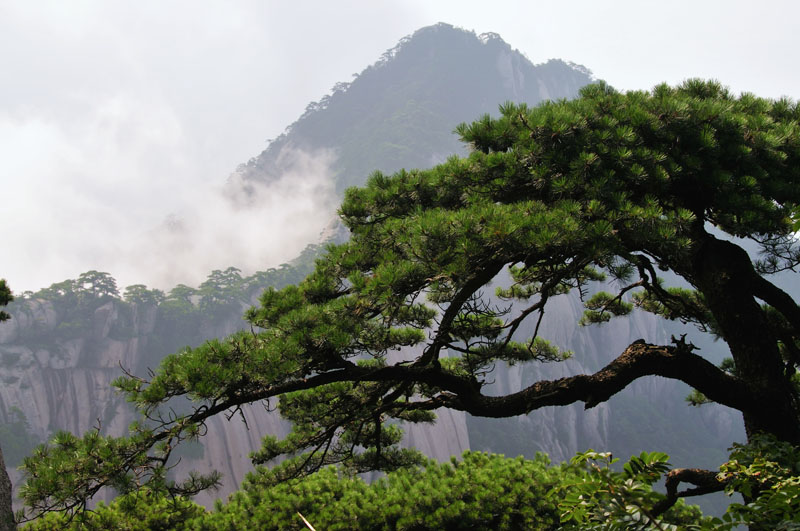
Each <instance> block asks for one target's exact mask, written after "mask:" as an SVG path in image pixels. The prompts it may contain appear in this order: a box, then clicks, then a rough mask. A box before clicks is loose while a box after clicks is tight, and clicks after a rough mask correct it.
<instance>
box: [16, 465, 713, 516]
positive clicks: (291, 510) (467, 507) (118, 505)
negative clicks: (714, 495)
mask: <svg viewBox="0 0 800 531" xmlns="http://www.w3.org/2000/svg"><path fill="white" fill-rule="evenodd" d="M652 455H653V456H656V457H658V456H662V455H663V454H652ZM587 456H589V457H591V454H582V455H581V456H579V458H576V459H575V460H573V462H572V463H569V464H562V465H558V466H550V462H549V460H548V459H547V457H545V456H544V455H538V456H537V457H536V458H535V459H533V460H526V459H523V458H521V457H517V458H513V459H512V458H506V457H503V456H500V455H489V454H485V453H480V452H466V453H465V454H464V455H463V458H462V459H461V460H456V459H452V460H451V461H450V462H448V463H436V462H434V461H429V462H428V463H427V464H426V466H425V467H424V468H414V469H404V470H399V471H397V472H392V473H390V474H388V475H387V476H386V477H384V478H382V479H380V480H377V481H375V482H373V483H371V484H368V483H366V482H365V481H363V480H362V479H360V478H358V477H352V476H345V475H342V474H341V473H340V472H338V471H337V470H336V469H334V468H332V467H331V468H327V469H324V470H322V471H320V472H318V473H316V474H314V475H312V476H309V477H306V478H303V479H296V480H292V481H289V482H285V483H281V484H278V485H274V486H273V485H272V481H271V480H272V477H271V473H270V472H268V471H265V470H262V471H258V472H255V473H253V474H251V475H250V477H249V478H248V480H247V481H246V482H245V484H244V485H243V487H242V490H240V491H239V492H237V493H235V494H234V495H233V496H231V498H230V500H229V502H228V503H227V504H225V505H223V504H221V503H220V504H218V506H217V508H216V511H214V512H206V511H205V510H204V509H203V508H202V507H200V506H198V505H196V504H194V503H193V502H191V501H188V500H186V499H182V498H174V499H170V498H165V497H161V496H157V495H154V494H152V493H143V492H138V493H135V494H130V495H128V496H125V497H121V498H119V499H117V500H115V501H114V502H112V503H111V504H110V505H105V504H101V505H100V506H99V507H98V508H97V510H96V511H94V512H91V513H86V514H85V515H82V516H78V517H76V518H75V519H73V521H72V522H71V523H70V522H68V520H67V518H66V517H65V516H64V515H61V514H50V515H48V516H47V517H45V518H42V519H40V520H38V521H37V522H35V523H34V524H32V525H31V526H29V527H28V529H31V530H45V529H56V528H58V529H61V528H64V529H97V530H100V529H124V530H145V529H196V530H234V529H306V527H305V524H304V523H303V521H302V520H301V518H300V516H299V514H298V513H300V514H302V515H303V516H305V518H307V519H308V520H309V521H310V522H311V523H312V524H313V525H314V526H315V528H316V529H318V530H323V529H325V530H329V529H495V530H496V529H557V528H562V527H564V526H570V525H573V526H577V527H588V526H592V525H597V524H598V523H602V522H605V523H608V522H610V520H609V518H610V517H611V516H613V517H614V518H616V519H617V521H618V522H619V523H620V525H626V526H628V527H630V526H631V525H632V524H635V523H636V521H637V520H636V518H638V519H639V520H638V521H640V522H641V523H643V524H644V525H648V524H647V521H646V518H645V519H644V520H643V519H642V515H641V514H639V513H640V511H639V513H637V512H636V511H634V510H632V509H631V515H629V516H626V515H624V514H613V513H612V512H609V510H610V508H613V507H614V506H615V505H616V504H618V503H619V502H620V500H621V499H618V498H615V495H614V494H613V493H609V492H608V491H609V489H608V488H607V487H608V484H607V483H604V482H605V481H611V482H617V483H619V484H620V485H627V486H626V487H625V488H627V490H628V491H629V492H627V493H626V494H623V496H624V497H625V499H624V500H623V501H624V503H622V508H623V511H624V508H625V507H626V506H628V507H629V508H631V507H635V504H637V503H642V504H644V503H652V502H654V501H655V500H657V499H659V497H662V496H661V495H659V494H657V493H654V492H652V490H651V489H650V483H651V482H649V481H648V476H647V474H652V470H651V469H652V468H653V467H652V466H651V465H653V463H656V464H657V463H661V462H662V461H661V460H659V459H658V458H656V459H651V458H650V457H648V456H644V457H645V460H644V461H643V462H646V466H645V467H644V468H642V469H640V470H638V471H636V472H635V473H628V472H627V471H623V472H619V473H617V472H612V471H611V470H610V469H604V472H603V474H601V475H598V470H599V468H597V465H596V464H590V463H589V462H588V461H587ZM596 456H600V457H602V456H603V454H596ZM664 457H666V456H664ZM648 460H649V461H648ZM647 463H649V464H647ZM648 467H649V468H648ZM656 468H657V467H656ZM656 475H658V474H656ZM587 488H590V489H594V491H595V493H594V495H593V496H589V497H587V498H586V500H589V501H590V502H591V505H590V506H587V505H586V503H584V502H583V501H582V500H581V499H578V498H577V497H576V496H580V494H581V493H584V494H585V491H586V489H587ZM576 489H578V490H576ZM613 490H614V489H611V491H613ZM622 490H624V489H618V492H622ZM670 522H671V523H674V524H680V525H691V524H699V523H700V522H701V518H700V512H699V511H698V510H697V509H696V508H693V507H692V508H689V507H686V506H683V505H678V506H676V507H674V508H673V509H672V510H671V511H670V512H669V513H667V515H666V516H665V517H664V519H663V521H662V523H663V525H665V526H668V523H670Z"/></svg>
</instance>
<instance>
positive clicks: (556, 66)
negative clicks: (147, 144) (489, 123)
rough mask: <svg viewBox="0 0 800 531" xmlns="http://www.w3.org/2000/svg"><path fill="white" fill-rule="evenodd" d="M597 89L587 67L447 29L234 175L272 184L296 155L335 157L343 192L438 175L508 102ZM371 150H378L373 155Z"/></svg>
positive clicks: (404, 51)
mask: <svg viewBox="0 0 800 531" xmlns="http://www.w3.org/2000/svg"><path fill="white" fill-rule="evenodd" d="M591 81H592V77H591V72H589V71H588V70H587V69H586V68H584V67H580V66H576V65H574V64H571V63H566V62H564V61H561V60H550V61H548V62H547V63H544V64H540V65H534V64H533V63H532V62H531V61H530V60H529V59H528V58H527V57H525V56H524V55H523V54H522V53H521V52H519V51H518V50H515V49H513V48H512V47H511V46H510V45H509V44H508V43H506V42H505V41H504V40H503V39H502V38H501V37H500V35H498V34H496V33H482V34H480V35H477V34H476V33H475V32H474V31H469V30H465V29H462V28H458V27H455V26H453V25H451V24H446V23H444V22H440V23H438V24H435V25H432V26H427V27H424V28H421V29H419V30H417V31H415V32H414V33H413V34H411V35H408V36H406V37H403V38H402V39H400V41H399V42H398V43H397V45H396V46H394V47H393V48H390V49H389V50H387V51H386V52H384V53H383V54H382V55H381V56H380V58H379V59H378V60H377V61H376V62H375V63H373V64H372V65H369V66H367V67H366V68H365V69H364V70H363V71H361V73H359V74H358V75H356V76H355V78H354V79H353V81H352V82H350V83H337V84H336V85H334V87H333V89H332V90H331V92H330V93H329V94H327V95H325V96H324V97H323V98H322V99H321V100H320V101H318V102H311V103H309V105H308V106H307V107H306V111H305V112H304V113H303V115H302V116H300V118H298V120H297V121H295V122H294V123H293V124H291V125H290V126H289V127H287V129H286V131H285V132H284V133H283V134H282V135H281V136H280V137H278V138H277V139H275V140H273V141H272V142H270V144H269V145H268V146H267V149H266V150H265V151H264V152H262V153H261V154H260V155H258V156H257V157H254V158H253V159H251V160H250V161H249V162H248V163H247V164H243V165H241V166H240V167H239V168H238V169H237V171H236V172H235V174H234V177H235V179H231V180H230V182H233V181H236V182H239V183H248V182H270V181H272V180H275V179H277V178H279V176H280V175H281V174H282V173H285V171H286V170H287V168H285V167H283V165H282V162H281V161H282V160H283V159H286V157H281V154H282V153H285V151H286V150H287V149H294V150H298V149H299V150H302V151H306V152H314V151H320V150H329V151H333V152H335V153H336V156H337V158H336V163H335V165H334V166H335V167H334V168H333V172H332V173H333V175H334V179H335V181H336V182H335V188H336V190H337V191H338V192H340V193H341V192H342V191H343V190H344V189H345V188H347V187H349V186H353V185H360V184H363V183H364V182H365V181H366V178H367V177H368V176H369V175H370V174H371V173H372V172H373V171H374V170H381V171H384V172H387V173H391V172H394V171H396V170H398V169H400V168H403V167H405V168H415V167H423V168H424V167H429V166H432V165H434V164H436V163H438V162H441V161H443V160H444V159H445V158H446V157H447V156H449V155H452V154H464V153H465V147H464V146H463V145H462V144H461V143H460V142H459V140H458V138H457V137H456V136H455V135H454V134H453V133H452V131H453V129H454V128H455V127H456V126H457V125H458V124H459V123H461V122H465V121H471V120H474V119H477V118H478V117H480V116H481V115H483V114H487V113H490V114H491V113H496V112H497V109H498V106H499V105H500V104H502V103H504V102H506V101H513V102H526V103H528V104H530V105H536V104H538V103H540V102H541V101H543V100H547V99H561V98H571V97H575V96H576V95H577V93H578V91H579V89H580V87H582V86H583V85H586V84H587V83H590V82H591ZM365 146H370V148H369V149H364V147H365Z"/></svg>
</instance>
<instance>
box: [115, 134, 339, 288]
mask: <svg viewBox="0 0 800 531" xmlns="http://www.w3.org/2000/svg"><path fill="white" fill-rule="evenodd" d="M280 156H281V159H282V161H281V162H282V164H281V166H282V168H283V173H282V174H281V175H280V176H278V177H277V178H275V179H272V180H271V181H269V182H268V183H252V182H248V183H244V182H242V181H241V180H240V178H239V176H238V175H237V174H234V175H233V176H232V178H231V180H230V181H229V182H228V184H227V185H226V186H225V187H224V188H223V187H221V186H220V187H206V188H200V189H196V190H194V191H192V190H186V191H185V196H184V197H185V198H186V199H188V200H189V203H188V204H187V205H186V206H185V208H184V209H183V211H181V212H179V213H176V214H172V215H170V216H169V217H168V218H167V219H166V220H165V221H164V222H163V223H162V224H161V225H160V226H159V227H157V228H156V229H153V230H151V231H148V232H147V233H146V234H143V235H142V236H140V237H139V238H138V239H137V240H135V241H133V242H132V244H131V246H130V247H129V248H128V249H127V253H126V254H127V256H128V258H127V259H126V260H125V263H126V264H135V266H134V267H133V271H140V272H144V273H143V274H144V276H146V277H147V278H148V279H149V283H150V285H152V286H157V287H162V288H167V287H172V286H175V285H176V284H177V283H186V284H190V285H197V284H199V283H200V282H202V280H204V279H205V277H206V276H207V275H208V273H210V272H211V271H212V270H213V269H223V268H225V267H227V266H231V265H233V266H236V267H238V268H240V269H242V270H243V271H244V272H245V273H252V272H255V271H258V270H264V269H267V268H269V267H272V266H276V265H278V264H280V263H283V262H287V261H289V260H291V259H292V258H295V257H296V256H297V255H298V254H299V253H300V251H302V250H303V248H305V246H306V245H307V244H308V243H313V242H317V241H319V237H320V232H321V231H322V230H323V228H324V227H325V225H326V224H328V223H329V222H330V221H331V218H332V217H333V216H334V212H335V208H336V206H337V204H338V201H337V197H336V194H335V191H334V185H333V178H332V174H331V166H332V164H333V162H334V161H335V155H334V153H333V152H332V151H330V150H320V151H316V152H314V153H307V152H304V151H300V150H295V149H288V148H287V149H284V151H283V152H282V153H281V155H280ZM245 190H246V191H245ZM245 194H246V196H247V197H246V198H245V197H244V196H245ZM245 199H246V200H245ZM125 267H126V266H125V265H121V268H122V269H125ZM133 271H132V272H133ZM140 274H142V273H140Z"/></svg>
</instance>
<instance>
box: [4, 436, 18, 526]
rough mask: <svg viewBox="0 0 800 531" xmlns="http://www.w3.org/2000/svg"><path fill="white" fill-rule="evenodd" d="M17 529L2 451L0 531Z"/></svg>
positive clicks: (9, 483) (9, 480) (9, 481)
mask: <svg viewBox="0 0 800 531" xmlns="http://www.w3.org/2000/svg"><path fill="white" fill-rule="evenodd" d="M16 528H17V526H16V524H15V523H14V507H13V506H12V504H11V479H10V478H9V477H8V472H7V471H6V463H5V461H4V460H3V451H2V449H0V531H7V530H10V529H16Z"/></svg>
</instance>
